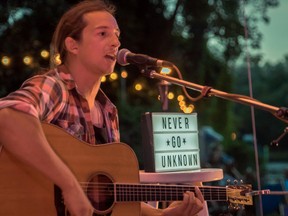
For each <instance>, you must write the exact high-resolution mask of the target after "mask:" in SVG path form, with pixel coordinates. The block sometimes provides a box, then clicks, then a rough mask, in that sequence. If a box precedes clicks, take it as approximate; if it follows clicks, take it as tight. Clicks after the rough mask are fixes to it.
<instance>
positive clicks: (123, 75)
mask: <svg viewBox="0 0 288 216" xmlns="http://www.w3.org/2000/svg"><path fill="white" fill-rule="evenodd" d="M121 77H122V78H123V79H126V78H127V77H128V73H127V71H125V70H123V71H122V72H121Z"/></svg>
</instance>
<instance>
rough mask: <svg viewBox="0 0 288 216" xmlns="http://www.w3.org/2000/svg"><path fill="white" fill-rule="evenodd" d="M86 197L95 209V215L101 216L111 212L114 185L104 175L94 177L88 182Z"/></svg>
mask: <svg viewBox="0 0 288 216" xmlns="http://www.w3.org/2000/svg"><path fill="white" fill-rule="evenodd" d="M86 193H87V197H88V199H89V200H90V202H91V204H92V205H93V207H94V209H95V213H97V214H100V215H103V214H106V213H107V212H109V211H111V209H112V206H113V204H114V185H113V182H112V180H111V179H110V178H109V177H107V176H106V175H104V174H96V175H94V176H93V177H92V178H91V179H90V180H89V182H88V187H87V191H86Z"/></svg>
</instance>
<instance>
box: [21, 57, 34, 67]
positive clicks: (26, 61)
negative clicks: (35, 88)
mask: <svg viewBox="0 0 288 216" xmlns="http://www.w3.org/2000/svg"><path fill="white" fill-rule="evenodd" d="M32 62H33V58H32V57H31V56H24V58H23V63H24V64H25V65H31V64H32Z"/></svg>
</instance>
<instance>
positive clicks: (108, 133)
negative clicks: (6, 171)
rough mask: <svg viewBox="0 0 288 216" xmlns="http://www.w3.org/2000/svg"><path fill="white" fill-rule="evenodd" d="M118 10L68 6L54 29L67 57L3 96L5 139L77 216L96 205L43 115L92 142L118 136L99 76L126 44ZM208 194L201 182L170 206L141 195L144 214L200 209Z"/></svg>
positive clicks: (0, 137) (0, 131)
mask: <svg viewBox="0 0 288 216" xmlns="http://www.w3.org/2000/svg"><path fill="white" fill-rule="evenodd" d="M113 14H114V8H113V6H111V5H107V4H106V3H104V2H103V1H101V0H99V1H97V0H96V1H93V0H91V1H83V2H81V3H79V4H77V5H75V6H74V7H73V8H71V9H70V10H68V11H67V12H66V13H65V14H64V15H63V17H62V18H61V20H60V22H59V23H58V26H57V28H56V30H55V33H54V36H53V49H54V50H55V52H56V53H59V54H60V58H61V61H62V63H61V64H60V65H59V66H57V67H55V68H53V69H51V70H50V71H48V72H47V73H45V74H43V75H38V76H34V77H32V78H30V79H28V80H27V81H26V82H24V84H23V85H22V87H21V88H20V89H19V90H17V91H15V92H13V93H11V94H10V95H8V96H7V97H5V98H2V99H1V100H0V108H1V109H0V119H1V121H0V144H1V145H3V147H4V148H5V150H7V151H9V152H10V153H12V154H13V155H15V156H16V157H17V158H19V159H20V160H22V161H23V163H26V164H29V165H31V166H33V167H34V168H36V169H37V170H39V171H40V172H42V173H43V174H44V175H45V176H46V177H47V178H49V179H51V180H52V181H53V182H54V183H55V184H56V185H57V186H58V187H59V188H60V189H61V190H62V195H63V198H64V201H65V205H66V207H67V208H68V210H69V212H70V213H71V214H72V215H75V216H88V215H89V216H91V215H92V214H93V207H92V206H91V204H90V202H89V200H88V199H87V197H86V195H85V193H84V191H83V189H82V188H81V186H80V184H79V183H78V181H77V179H76V177H75V176H74V175H73V173H72V172H71V170H70V169H69V168H68V167H67V166H66V165H65V163H64V162H63V161H62V160H61V158H59V156H58V155H56V154H55V152H54V151H53V150H52V148H51V146H50V145H49V143H48V141H47V140H46V137H45V135H44V132H43V129H42V127H41V122H46V123H51V124H55V125H58V126H60V127H62V128H63V129H64V130H66V131H67V132H69V133H70V134H72V135H73V136H75V137H77V138H79V139H81V140H83V141H85V142H88V143H90V144H99V143H107V142H119V137H120V136H119V129H118V117H117V110H116V108H115V107H114V105H113V104H112V103H111V102H110V101H109V100H108V98H107V97H106V96H105V95H104V94H103V92H102V91H101V89H100V83H101V78H102V77H103V76H105V75H108V74H110V73H111V72H112V71H113V70H114V66H115V63H116V54H117V52H118V49H119V47H120V42H119V35H120V30H119V27H118V24H117V22H116V20H115V18H114V16H113ZM16 122H17V123H16ZM15 123H16V124H15ZM75 157H77V155H75ZM203 202H204V200H203V196H202V194H201V192H200V191H199V189H198V188H196V195H195V194H194V193H192V192H187V193H185V195H184V199H183V202H181V203H175V204H174V205H171V207H168V208H167V209H164V210H160V209H154V208H152V207H150V206H148V205H146V204H144V203H143V204H142V214H143V215H174V216H175V215H176V216H177V215H195V214H197V212H199V211H200V210H201V209H202V208H203Z"/></svg>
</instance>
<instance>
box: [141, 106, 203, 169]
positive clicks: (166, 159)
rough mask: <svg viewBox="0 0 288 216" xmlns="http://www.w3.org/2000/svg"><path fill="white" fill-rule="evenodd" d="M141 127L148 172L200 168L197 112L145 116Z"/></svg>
mask: <svg viewBox="0 0 288 216" xmlns="http://www.w3.org/2000/svg"><path fill="white" fill-rule="evenodd" d="M141 127H142V147H143V152H144V155H143V164H144V169H145V171H147V172H168V171H170V172H171V171H187V170H197V169H200V158H199V140H198V124H197V113H192V114H184V113H174V112H172V113H171V112H163V113H162V112H154V113H145V114H143V115H142V119H141Z"/></svg>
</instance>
